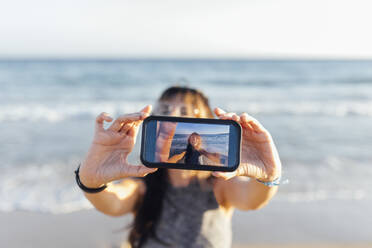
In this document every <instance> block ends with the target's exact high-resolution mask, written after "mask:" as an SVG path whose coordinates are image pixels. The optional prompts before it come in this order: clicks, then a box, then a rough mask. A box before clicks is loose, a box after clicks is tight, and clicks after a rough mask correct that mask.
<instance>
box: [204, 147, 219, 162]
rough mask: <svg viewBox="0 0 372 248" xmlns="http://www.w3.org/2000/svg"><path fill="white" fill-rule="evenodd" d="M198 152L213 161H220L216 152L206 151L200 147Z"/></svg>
mask: <svg viewBox="0 0 372 248" xmlns="http://www.w3.org/2000/svg"><path fill="white" fill-rule="evenodd" d="M200 153H201V154H202V155H204V156H206V157H207V158H208V159H210V160H212V161H213V162H215V163H220V162H221V160H220V154H219V153H217V152H207V151H206V150H204V149H202V150H200Z"/></svg>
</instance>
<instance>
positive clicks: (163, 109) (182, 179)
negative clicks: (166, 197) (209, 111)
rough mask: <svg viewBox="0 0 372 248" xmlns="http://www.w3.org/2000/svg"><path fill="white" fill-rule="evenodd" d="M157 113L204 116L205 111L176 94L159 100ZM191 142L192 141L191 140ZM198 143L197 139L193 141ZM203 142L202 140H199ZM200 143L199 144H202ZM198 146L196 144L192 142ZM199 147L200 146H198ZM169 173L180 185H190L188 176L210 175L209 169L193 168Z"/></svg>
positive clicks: (177, 115)
mask: <svg viewBox="0 0 372 248" xmlns="http://www.w3.org/2000/svg"><path fill="white" fill-rule="evenodd" d="M154 114H155V115H165V116H175V117H194V118H198V117H201V116H204V115H203V113H202V112H201V111H200V110H199V109H196V108H193V106H192V105H191V104H187V103H185V101H184V100H183V99H182V97H181V96H175V97H173V98H172V99H170V100H167V101H158V102H157V104H156V106H155V109H154ZM190 142H191V141H190ZM192 142H193V143H194V144H196V145H197V142H198V141H197V139H194V140H193V141H192ZM199 143H200V144H201V142H199ZM200 144H199V146H200ZM191 145H192V146H194V147H196V146H195V145H193V144H191ZM196 149H198V148H196ZM168 175H169V176H170V178H171V181H173V183H174V184H177V185H180V186H186V185H188V178H191V177H194V176H197V177H200V178H207V177H208V176H209V175H210V172H209V171H193V170H179V169H168Z"/></svg>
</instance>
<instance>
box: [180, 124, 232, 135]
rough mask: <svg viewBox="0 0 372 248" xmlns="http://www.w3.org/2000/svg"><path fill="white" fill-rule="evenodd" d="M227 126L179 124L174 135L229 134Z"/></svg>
mask: <svg viewBox="0 0 372 248" xmlns="http://www.w3.org/2000/svg"><path fill="white" fill-rule="evenodd" d="M229 130H230V129H229V126H228V125H216V124H208V125H205V124H199V123H179V124H178V125H177V128H176V134H191V133H193V132H197V133H199V134H200V135H202V134H221V133H229Z"/></svg>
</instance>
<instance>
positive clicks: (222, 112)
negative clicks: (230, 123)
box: [214, 108, 226, 117]
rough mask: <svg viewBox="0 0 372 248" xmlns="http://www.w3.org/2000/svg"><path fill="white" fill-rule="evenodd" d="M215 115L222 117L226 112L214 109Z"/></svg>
mask: <svg viewBox="0 0 372 248" xmlns="http://www.w3.org/2000/svg"><path fill="white" fill-rule="evenodd" d="M214 113H215V114H216V115H217V116H218V117H220V116H221V115H223V114H226V111H225V110H223V109H221V108H215V109H214Z"/></svg>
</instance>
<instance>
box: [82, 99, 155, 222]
mask: <svg viewBox="0 0 372 248" xmlns="http://www.w3.org/2000/svg"><path fill="white" fill-rule="evenodd" d="M150 111H151V107H150V106H147V107H146V108H144V109H143V110H142V111H141V112H139V113H134V114H128V115H123V116H120V117H119V118H117V119H116V120H115V121H114V123H113V124H112V125H111V126H110V127H109V128H108V129H104V128H103V122H104V121H107V122H111V121H112V118H110V117H108V116H107V115H106V114H104V113H102V114H101V115H99V116H98V117H97V119H96V129H95V134H94V138H93V142H92V145H91V147H90V149H89V151H88V154H87V156H86V158H85V160H84V162H83V163H82V165H81V167H80V172H79V176H80V181H81V182H82V184H84V185H85V186H86V187H88V188H98V187H100V186H101V185H103V184H106V185H107V188H106V189H105V190H104V191H102V192H99V193H95V194H91V193H84V195H85V196H86V197H87V199H88V200H89V201H90V202H91V203H92V204H93V206H94V207H95V208H97V210H99V211H101V212H103V213H105V214H107V215H112V216H118V215H123V214H126V213H129V212H133V211H135V207H136V205H137V202H138V201H139V200H140V198H141V197H142V195H143V193H144V191H145V187H144V184H143V182H141V181H140V180H135V179H131V177H143V176H145V175H146V174H148V173H151V172H154V171H155V170H156V169H150V168H147V167H145V166H143V165H132V164H129V163H128V161H127V157H128V155H129V154H130V152H131V151H132V149H133V146H134V144H135V140H136V136H137V133H138V128H139V125H140V123H141V122H142V120H143V119H144V118H145V117H146V116H147V115H148V114H149V112H150ZM121 179H124V180H123V181H122V182H121V183H119V184H113V183H112V182H113V181H115V180H121Z"/></svg>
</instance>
